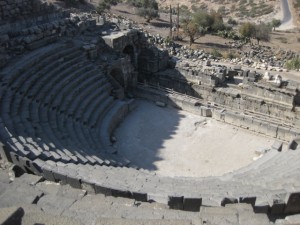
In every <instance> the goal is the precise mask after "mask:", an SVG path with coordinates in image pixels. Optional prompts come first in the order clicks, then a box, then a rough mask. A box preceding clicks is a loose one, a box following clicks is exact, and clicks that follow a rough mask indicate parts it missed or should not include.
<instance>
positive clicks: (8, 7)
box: [0, 0, 54, 23]
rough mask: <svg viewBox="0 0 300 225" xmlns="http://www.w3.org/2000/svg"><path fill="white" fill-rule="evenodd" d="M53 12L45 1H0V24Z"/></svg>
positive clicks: (52, 8)
mask: <svg viewBox="0 0 300 225" xmlns="http://www.w3.org/2000/svg"><path fill="white" fill-rule="evenodd" d="M53 10H54V7H53V6H52V5H49V4H48V3H47V2H46V1H45V2H42V1H39V0H1V1H0V23H1V22H3V21H8V20H10V21H11V20H12V21H15V20H22V19H25V18H28V17H31V16H33V15H37V14H38V15H42V14H46V13H49V12H51V11H53Z"/></svg>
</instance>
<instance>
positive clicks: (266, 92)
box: [148, 68, 299, 126]
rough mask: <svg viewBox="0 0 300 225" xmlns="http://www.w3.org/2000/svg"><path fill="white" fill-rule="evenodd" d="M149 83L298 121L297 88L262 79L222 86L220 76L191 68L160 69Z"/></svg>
mask: <svg viewBox="0 0 300 225" xmlns="http://www.w3.org/2000/svg"><path fill="white" fill-rule="evenodd" d="M148 83H150V84H153V85H160V86H162V87H167V88H169V89H173V90H174V91H177V92H180V93H183V94H187V95H190V96H193V97H197V98H199V99H200V100H202V101H203V102H211V103H213V104H216V105H218V106H220V107H223V108H226V109H232V110H237V111H249V112H253V113H258V114H262V115H264V116H265V117H274V118H281V120H282V121H285V122H288V123H290V124H293V125H295V124H297V115H296V113H295V112H294V105H295V102H296V101H297V99H298V98H299V97H298V93H297V91H296V89H294V90H289V89H280V88H275V87H270V86H265V85H262V84H258V83H249V84H248V85H243V86H238V85H233V84H232V85H227V86H225V87H218V86H216V84H218V83H219V80H218V78H217V77H215V76H213V75H209V74H205V73H203V72H201V71H197V70H195V69H190V68H189V69H186V68H183V69H178V68H176V69H168V70H165V71H160V72H158V73H155V74H153V75H152V76H151V78H150V79H149V80H148ZM297 126H298V125H297Z"/></svg>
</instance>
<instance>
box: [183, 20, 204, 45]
mask: <svg viewBox="0 0 300 225" xmlns="http://www.w3.org/2000/svg"><path fill="white" fill-rule="evenodd" d="M181 26H182V28H183V31H184V33H185V34H186V35H187V36H188V37H189V44H190V46H191V45H192V44H193V43H194V42H195V40H196V36H198V37H200V36H202V35H204V34H205V29H204V28H203V27H201V26H199V24H198V23H197V22H196V21H195V20H194V19H193V18H187V19H184V20H183V21H182V24H181Z"/></svg>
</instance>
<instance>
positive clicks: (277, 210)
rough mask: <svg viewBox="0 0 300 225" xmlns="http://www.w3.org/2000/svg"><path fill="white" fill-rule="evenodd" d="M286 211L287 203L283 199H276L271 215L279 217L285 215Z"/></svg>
mask: <svg viewBox="0 0 300 225" xmlns="http://www.w3.org/2000/svg"><path fill="white" fill-rule="evenodd" d="M284 209H285V202H284V200H282V199H274V200H273V204H272V206H271V214H272V215H278V214H283V213H284Z"/></svg>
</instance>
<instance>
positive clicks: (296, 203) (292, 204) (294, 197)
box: [284, 192, 300, 214]
mask: <svg viewBox="0 0 300 225" xmlns="http://www.w3.org/2000/svg"><path fill="white" fill-rule="evenodd" d="M284 213H285V214H294V213H300V193H299V192H296V193H291V194H290V195H289V196H288V197H287V201H286V207H285V210H284Z"/></svg>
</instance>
